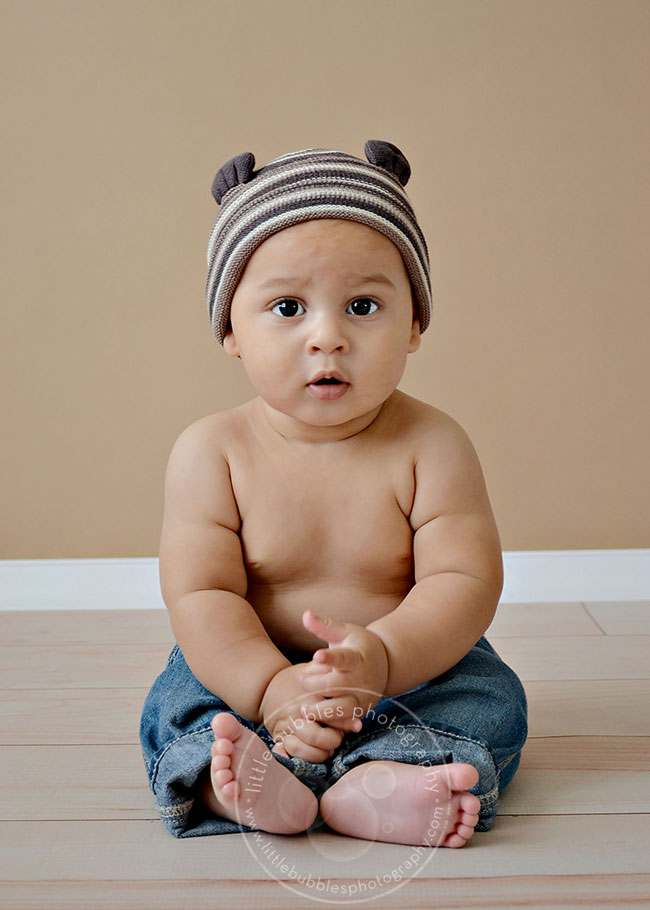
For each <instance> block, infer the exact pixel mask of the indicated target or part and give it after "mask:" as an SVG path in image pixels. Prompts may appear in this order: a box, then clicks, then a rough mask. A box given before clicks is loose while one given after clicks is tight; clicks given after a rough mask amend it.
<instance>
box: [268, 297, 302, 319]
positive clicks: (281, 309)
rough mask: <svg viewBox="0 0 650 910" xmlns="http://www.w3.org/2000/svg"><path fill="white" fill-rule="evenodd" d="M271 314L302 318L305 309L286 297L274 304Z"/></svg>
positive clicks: (300, 304)
mask: <svg viewBox="0 0 650 910" xmlns="http://www.w3.org/2000/svg"><path fill="white" fill-rule="evenodd" d="M271 312H273V313H277V314H278V316H302V314H303V313H304V312H305V308H304V306H303V305H302V303H299V302H298V301H297V300H292V299H291V298H289V297H287V298H286V299H285V300H281V301H280V302H279V303H276V304H275V306H274V307H273V309H272V311H271Z"/></svg>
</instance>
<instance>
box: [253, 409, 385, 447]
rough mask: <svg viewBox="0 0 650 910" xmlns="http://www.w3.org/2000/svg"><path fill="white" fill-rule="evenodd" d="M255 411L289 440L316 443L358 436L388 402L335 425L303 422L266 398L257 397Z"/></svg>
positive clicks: (271, 427)
mask: <svg viewBox="0 0 650 910" xmlns="http://www.w3.org/2000/svg"><path fill="white" fill-rule="evenodd" d="M252 404H253V405H254V409H255V412H256V413H257V415H258V416H259V419H260V420H261V421H262V422H263V423H264V424H266V425H267V426H268V428H269V429H270V430H271V432H272V433H274V434H275V435H277V436H279V437H281V438H282V439H285V440H287V441H289V442H299V443H311V444H314V445H319V444H324V443H331V442H343V441H344V440H346V439H351V438H352V437H355V436H358V435H359V434H361V433H363V432H364V430H367V429H368V428H369V427H370V426H371V424H373V423H374V422H375V420H376V419H377V417H379V415H380V413H381V412H382V410H383V408H384V406H385V404H386V402H384V403H383V404H381V405H379V407H377V408H375V409H374V410H372V411H370V412H369V413H368V414H363V415H362V416H361V417H358V418H355V419H354V420H350V421H347V422H346V423H342V424H336V425H334V426H313V425H311V424H307V423H303V421H301V420H297V419H296V418H294V417H291V416H290V415H289V414H283V413H282V412H281V411H277V410H275V408H272V407H271V406H270V405H269V404H267V403H266V402H265V401H264V399H262V398H256V399H255V400H254V402H252Z"/></svg>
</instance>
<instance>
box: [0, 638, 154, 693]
mask: <svg viewBox="0 0 650 910" xmlns="http://www.w3.org/2000/svg"><path fill="white" fill-rule="evenodd" d="M169 651H170V648H169V647H168V646H167V645H166V644H164V643H163V642H139V643H137V644H112V645H111V644H101V645H100V644H95V645H93V644H87V645H65V644H64V645H59V646H57V647H56V648H55V649H53V648H51V647H49V646H46V645H43V646H42V647H40V646H39V647H34V646H31V645H11V646H3V647H0V689H44V688H54V689H74V688H84V689H87V688H94V689H106V688H111V687H112V686H115V685H119V686H122V687H136V686H150V685H151V683H153V681H154V679H155V677H156V676H157V675H158V674H159V673H160V672H161V671H162V670H163V669H164V667H165V664H166V663H167V658H168V656H169Z"/></svg>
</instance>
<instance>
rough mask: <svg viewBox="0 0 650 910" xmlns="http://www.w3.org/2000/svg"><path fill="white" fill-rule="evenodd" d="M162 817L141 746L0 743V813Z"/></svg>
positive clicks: (9, 816) (13, 816)
mask: <svg viewBox="0 0 650 910" xmlns="http://www.w3.org/2000/svg"><path fill="white" fill-rule="evenodd" d="M129 818H148V819H157V818H158V812H157V810H156V807H155V802H154V798H153V794H152V793H151V790H150V789H149V783H148V780H147V774H146V771H145V767H144V762H143V760H142V754H141V752H140V748H139V746H113V745H104V746H0V819H2V820H3V821H28V820H34V821H37V820H41V821H57V820H64V819H66V820H67V819H85V820H88V821H91V820H93V819H105V820H108V819H129Z"/></svg>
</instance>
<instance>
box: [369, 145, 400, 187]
mask: <svg viewBox="0 0 650 910" xmlns="http://www.w3.org/2000/svg"><path fill="white" fill-rule="evenodd" d="M364 152H365V153H366V158H367V159H368V161H369V162H370V163H371V164H376V165H377V167H383V169H384V170H385V171H388V172H389V174H392V175H393V177H397V179H398V180H399V182H400V183H401V184H402V186H406V184H407V183H408V182H409V177H410V176H411V165H410V164H409V163H408V161H407V159H406V156H405V155H404V153H403V152H401V151H400V150H399V149H398V148H397V146H396V145H393V143H392V142H384V140H383V139H369V140H368V141H367V142H366V144H365V147H364Z"/></svg>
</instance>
